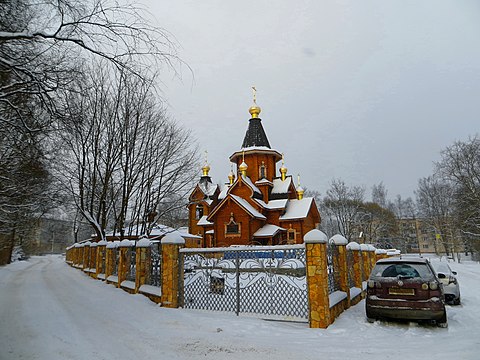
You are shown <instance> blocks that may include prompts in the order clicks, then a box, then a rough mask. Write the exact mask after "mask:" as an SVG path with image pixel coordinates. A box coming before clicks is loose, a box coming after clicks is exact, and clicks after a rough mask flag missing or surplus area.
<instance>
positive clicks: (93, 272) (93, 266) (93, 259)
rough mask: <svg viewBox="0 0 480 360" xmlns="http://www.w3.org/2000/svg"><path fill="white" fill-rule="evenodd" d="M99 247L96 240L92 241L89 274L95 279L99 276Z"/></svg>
mask: <svg viewBox="0 0 480 360" xmlns="http://www.w3.org/2000/svg"><path fill="white" fill-rule="evenodd" d="M97 247H98V244H97V243H96V242H92V243H91V244H90V258H89V265H88V267H89V268H90V271H89V273H88V274H89V275H90V276H91V277H93V278H94V279H96V278H97Z"/></svg>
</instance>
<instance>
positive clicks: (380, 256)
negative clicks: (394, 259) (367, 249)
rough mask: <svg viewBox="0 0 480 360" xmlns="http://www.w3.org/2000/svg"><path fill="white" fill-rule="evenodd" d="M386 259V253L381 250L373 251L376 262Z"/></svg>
mask: <svg viewBox="0 0 480 360" xmlns="http://www.w3.org/2000/svg"><path fill="white" fill-rule="evenodd" d="M386 257H387V251H386V250H383V249H376V250H375V258H376V260H377V261H378V260H381V259H385V258H386Z"/></svg>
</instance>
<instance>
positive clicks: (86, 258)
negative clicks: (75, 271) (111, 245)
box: [82, 241, 92, 271]
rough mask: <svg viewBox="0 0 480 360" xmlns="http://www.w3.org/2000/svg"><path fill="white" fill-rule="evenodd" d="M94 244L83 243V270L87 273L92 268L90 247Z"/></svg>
mask: <svg viewBox="0 0 480 360" xmlns="http://www.w3.org/2000/svg"><path fill="white" fill-rule="evenodd" d="M91 244H92V243H91V242H90V241H87V242H85V243H83V266H82V269H83V271H85V270H86V269H89V268H90V245H91Z"/></svg>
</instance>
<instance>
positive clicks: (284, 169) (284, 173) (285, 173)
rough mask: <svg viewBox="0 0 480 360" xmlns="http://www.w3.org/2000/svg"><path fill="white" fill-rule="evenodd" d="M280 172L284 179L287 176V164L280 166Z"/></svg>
mask: <svg viewBox="0 0 480 360" xmlns="http://www.w3.org/2000/svg"><path fill="white" fill-rule="evenodd" d="M280 174H282V181H284V180H285V179H286V177H287V168H286V167H285V165H282V167H281V168H280Z"/></svg>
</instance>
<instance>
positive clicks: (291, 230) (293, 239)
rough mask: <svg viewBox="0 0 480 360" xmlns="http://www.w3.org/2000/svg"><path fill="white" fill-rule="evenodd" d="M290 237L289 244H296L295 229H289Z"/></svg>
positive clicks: (288, 238)
mask: <svg viewBox="0 0 480 360" xmlns="http://www.w3.org/2000/svg"><path fill="white" fill-rule="evenodd" d="M287 234H288V237H287V240H288V243H289V244H291V243H294V242H295V229H288V233H287Z"/></svg>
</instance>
